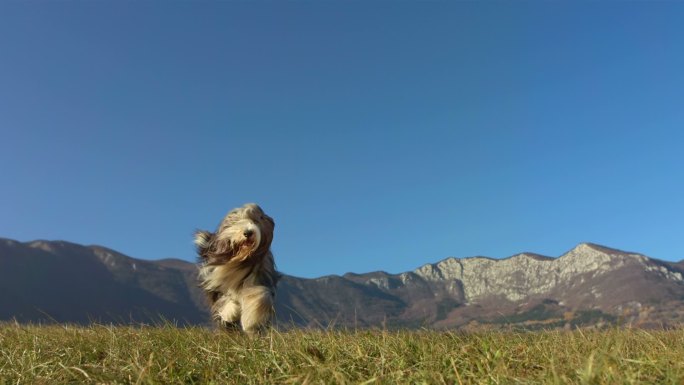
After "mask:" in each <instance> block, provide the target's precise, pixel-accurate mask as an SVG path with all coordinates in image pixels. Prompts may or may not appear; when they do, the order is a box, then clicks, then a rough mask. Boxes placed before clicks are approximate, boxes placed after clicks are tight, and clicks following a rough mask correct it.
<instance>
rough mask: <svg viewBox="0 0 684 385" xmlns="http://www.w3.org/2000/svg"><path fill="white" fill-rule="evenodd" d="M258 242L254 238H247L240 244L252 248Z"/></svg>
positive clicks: (242, 246) (244, 247)
mask: <svg viewBox="0 0 684 385" xmlns="http://www.w3.org/2000/svg"><path fill="white" fill-rule="evenodd" d="M255 244H256V242H254V240H253V239H247V240H245V241H243V242H242V243H241V244H240V248H241V249H251V248H253V247H254V246H255Z"/></svg>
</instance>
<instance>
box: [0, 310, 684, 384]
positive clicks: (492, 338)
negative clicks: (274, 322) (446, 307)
mask: <svg viewBox="0 0 684 385" xmlns="http://www.w3.org/2000/svg"><path fill="white" fill-rule="evenodd" d="M80 383H84V384H101V383H105V384H329V383H337V384H422V383H425V384H533V383H536V384H539V383H542V384H566V383H571V384H682V383H684V330H670V331H644V330H629V329H610V330H602V331H599V330H575V331H572V332H570V331H541V332H483V333H474V334H464V333H460V332H438V331H392V332H389V331H303V330H293V331H287V332H272V333H270V334H269V335H267V336H264V337H261V338H256V339H250V338H248V337H246V336H244V335H241V334H229V333H221V332H217V331H212V330H208V329H203V328H175V327H173V326H160V327H120V326H119V327H112V326H97V325H95V326H90V327H78V326H59V325H53V326H21V325H12V324H6V325H1V326H0V384H2V385H5V384H80Z"/></svg>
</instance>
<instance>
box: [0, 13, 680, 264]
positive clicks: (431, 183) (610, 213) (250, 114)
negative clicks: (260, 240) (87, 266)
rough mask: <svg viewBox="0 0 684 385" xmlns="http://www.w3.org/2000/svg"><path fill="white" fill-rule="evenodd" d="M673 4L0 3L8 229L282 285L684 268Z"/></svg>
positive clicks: (1, 187) (2, 229) (1, 144)
mask: <svg viewBox="0 0 684 385" xmlns="http://www.w3.org/2000/svg"><path fill="white" fill-rule="evenodd" d="M683 20H684V3H682V2H667V1H665V2H641V1H630V2H613V1H609V2H546V1H545V2H533V1H526V2H508V1H506V2H483V3H480V2H409V1H401V2H385V1H381V2H367V1H352V2H336V1H325V2H313V1H311V2H309V1H296V2H242V1H240V2H229V1H223V2H209V1H203V2H186V1H182V2H180V1H178V2H169V1H159V2H157V1H142V2H137V1H123V2H121V1H92V2H90V1H83V2H71V1H58V2H41V1H29V2H24V1H2V2H0V172H1V174H0V175H1V180H2V182H1V183H0V237H6V238H13V239H18V240H21V241H28V240H33V239H63V240H68V241H72V242H77V243H83V244H101V245H105V246H108V247H110V248H113V249H115V250H118V251H121V252H123V253H125V254H127V255H130V256H133V257H137V258H144V259H159V258H166V257H176V258H182V259H186V260H194V254H193V253H194V250H193V247H192V232H193V230H194V229H195V228H206V229H214V228H215V226H216V225H217V224H218V222H219V220H220V219H221V218H222V216H223V215H224V214H225V213H226V212H227V211H228V210H229V209H230V208H232V207H235V206H239V205H242V204H243V203H246V202H257V203H259V204H260V205H261V206H262V207H263V208H264V209H265V211H266V212H267V213H269V214H270V215H271V216H273V217H274V218H275V220H276V234H275V240H274V243H273V251H274V253H275V256H276V262H277V264H278V266H279V269H280V270H282V271H283V272H285V273H288V274H293V275H298V276H304V277H315V276H320V275H325V274H342V273H345V272H348V271H354V272H367V271H372V270H385V271H389V272H393V273H396V272H401V271H405V270H409V269H414V268H416V267H418V266H420V265H422V264H424V263H427V262H436V261H438V260H441V259H443V258H446V257H448V256H456V257H465V256H473V255H487V256H491V257H496V258H499V257H506V256H510V255H512V254H515V253H518V252H522V251H533V252H538V253H542V254H547V255H551V256H558V255H560V254H562V253H563V252H565V251H567V250H569V249H571V248H572V247H574V246H575V245H576V244H577V243H579V242H595V243H600V244H604V245H607V246H611V247H615V248H620V249H627V250H632V251H638V252H642V253H644V254H647V255H650V256H652V257H655V258H660V259H665V260H680V259H682V258H684V241H683V238H684V237H683V234H684V215H683V214H684V172H683V166H684V157H683V153H684V151H683V149H684V131H683V130H684V22H682V21H683Z"/></svg>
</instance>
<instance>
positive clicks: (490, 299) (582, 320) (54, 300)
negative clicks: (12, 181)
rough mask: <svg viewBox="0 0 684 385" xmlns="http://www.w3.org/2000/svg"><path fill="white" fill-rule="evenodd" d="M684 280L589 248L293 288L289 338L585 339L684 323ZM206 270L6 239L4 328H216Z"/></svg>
mask: <svg viewBox="0 0 684 385" xmlns="http://www.w3.org/2000/svg"><path fill="white" fill-rule="evenodd" d="M683 274H684V268H683V267H682V263H681V262H680V263H666V262H662V261H658V260H654V259H651V258H648V257H646V256H644V255H641V254H638V253H630V252H624V251H620V250H616V249H610V248H607V247H603V246H599V245H594V244H589V243H584V244H580V245H578V246H577V247H575V248H574V249H572V250H570V251H569V252H567V253H565V254H564V255H562V256H560V257H559V258H550V257H545V256H541V255H538V254H533V253H522V254H517V255H514V256H512V257H509V258H506V259H500V260H497V259H491V258H486V257H472V258H462V259H459V258H447V259H445V260H442V261H440V262H437V263H434V264H427V265H423V266H421V267H419V268H417V269H416V270H414V271H409V272H405V273H400V274H389V273H385V272H373V273H366V274H352V273H349V274H345V275H344V276H327V277H321V278H317V279H303V278H297V277H292V276H285V277H284V278H283V280H282V281H281V283H280V284H279V287H278V295H277V301H276V312H277V315H278V321H279V325H280V326H282V327H288V326H291V325H295V326H307V327H328V326H343V327H374V326H378V327H390V328H391V327H435V328H453V327H459V328H474V327H475V328H499V327H510V326H511V325H514V326H518V327H525V328H540V327H573V326H588V325H596V324H602V323H621V324H626V325H637V326H654V325H675V324H679V323H681V322H683V321H684V277H683ZM195 275H196V267H195V266H194V265H193V264H191V263H188V262H184V261H180V260H162V261H144V260H138V259H135V258H130V257H128V256H125V255H123V254H120V253H118V252H116V251H114V250H110V249H107V248H104V247H100V246H80V245H76V244H72V243H68V242H61V241H54V242H48V241H35V242H27V243H21V242H16V241H12V240H4V239H0V320H2V319H12V318H14V319H18V320H20V321H43V320H53V321H59V322H79V323H84V322H90V321H99V322H117V323H125V322H129V321H134V322H136V321H142V322H155V320H156V321H158V320H159V319H160V318H163V319H166V320H175V321H177V322H180V323H190V324H202V323H206V321H207V313H206V307H205V304H204V302H203V295H202V293H201V292H200V291H199V289H198V288H197V286H196V283H195V278H196V277H195Z"/></svg>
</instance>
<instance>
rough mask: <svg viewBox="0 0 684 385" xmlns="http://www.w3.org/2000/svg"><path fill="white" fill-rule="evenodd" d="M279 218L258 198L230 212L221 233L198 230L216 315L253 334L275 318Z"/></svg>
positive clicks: (202, 272)
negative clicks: (275, 234) (274, 247)
mask: <svg viewBox="0 0 684 385" xmlns="http://www.w3.org/2000/svg"><path fill="white" fill-rule="evenodd" d="M274 227H275V223H274V222H273V219H272V218H271V217H269V216H268V215H266V214H264V211H263V210H262V209H261V207H259V206H257V205H256V204H254V203H249V204H246V205H244V206H242V207H239V208H236V209H234V210H232V211H231V212H229V213H228V215H226V217H225V218H223V220H222V221H221V223H220V224H219V227H218V229H217V230H216V232H215V233H211V232H208V231H197V232H196V233H195V245H196V246H197V254H199V262H200V268H199V280H200V286H201V287H202V288H203V289H204V291H205V292H206V294H207V297H208V299H209V302H210V303H211V315H212V318H213V319H214V321H216V322H217V323H218V324H219V325H220V326H222V327H224V328H226V329H238V328H240V327H241V328H242V330H244V331H245V332H247V333H248V334H254V333H257V332H260V331H263V330H265V329H266V328H267V327H268V326H269V324H270V322H271V319H272V318H273V315H274V309H273V302H274V298H275V288H276V284H277V282H278V278H279V277H280V275H279V274H278V272H277V271H276V269H275V264H274V262H273V254H271V241H272V240H273V229H274Z"/></svg>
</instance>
